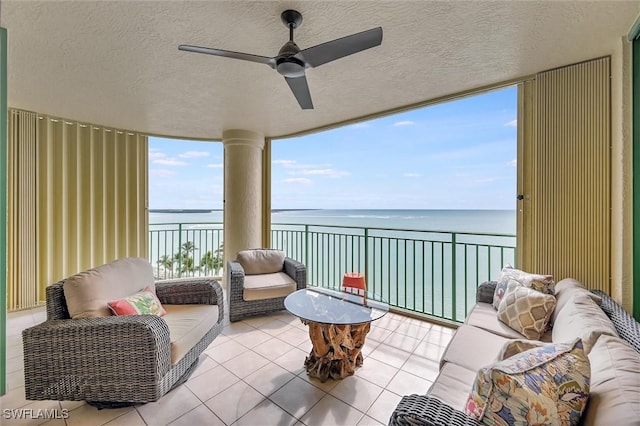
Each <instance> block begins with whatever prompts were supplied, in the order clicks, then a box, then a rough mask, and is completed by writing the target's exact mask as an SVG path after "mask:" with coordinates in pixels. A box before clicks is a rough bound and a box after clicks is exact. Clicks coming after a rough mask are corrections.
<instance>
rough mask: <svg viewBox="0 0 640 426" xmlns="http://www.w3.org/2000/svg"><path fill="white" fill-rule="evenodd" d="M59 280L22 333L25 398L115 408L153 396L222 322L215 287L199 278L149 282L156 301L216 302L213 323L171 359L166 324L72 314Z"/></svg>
mask: <svg viewBox="0 0 640 426" xmlns="http://www.w3.org/2000/svg"><path fill="white" fill-rule="evenodd" d="M63 284H64V280H63V281H60V282H58V283H55V284H52V285H50V286H49V287H47V291H46V301H47V320H46V321H45V322H43V323H41V324H39V325H36V326H34V327H31V328H28V329H26V330H24V331H23V333H22V339H23V347H24V381H25V394H26V398H27V399H29V400H45V399H47V400H49V399H51V400H86V401H87V402H89V403H91V404H94V405H97V406H98V407H118V406H122V405H131V404H134V403H145V402H151V401H156V400H158V399H159V398H160V397H161V396H163V395H164V394H165V393H167V392H168V391H169V390H171V389H172V388H174V387H175V386H177V385H179V384H181V383H183V382H184V381H185V380H186V379H187V378H188V377H189V376H190V374H191V372H192V371H193V370H194V369H195V368H196V366H197V364H198V358H199V356H200V354H201V353H202V352H203V351H204V350H205V349H206V348H207V347H208V346H209V344H210V343H211V342H212V341H213V340H214V338H215V337H216V336H217V335H218V334H220V332H221V331H222V328H223V326H224V321H223V318H224V303H220V302H222V301H223V300H224V299H223V295H222V288H221V287H220V284H219V283H217V282H216V281H212V280H210V279H206V278H197V279H180V280H165V281H158V282H156V295H157V296H158V299H159V300H160V302H161V303H162V304H168V305H178V304H179V305H191V304H200V305H202V304H208V305H216V304H217V305H218V318H217V319H215V326H213V327H212V328H211V329H209V330H208V331H207V332H206V333H205V334H204V336H203V337H202V338H201V339H200V340H199V341H198V342H197V343H196V344H195V345H194V346H193V347H192V348H191V349H190V350H189V351H188V352H187V353H186V355H184V356H183V357H182V358H181V359H180V360H178V361H177V362H176V363H175V364H172V360H171V349H170V340H169V328H168V326H167V323H166V321H165V320H164V319H163V317H159V316H155V315H130V316H109V317H101V318H81V319H71V318H70V316H69V311H68V309H67V303H66V301H65V295H64V291H63Z"/></svg>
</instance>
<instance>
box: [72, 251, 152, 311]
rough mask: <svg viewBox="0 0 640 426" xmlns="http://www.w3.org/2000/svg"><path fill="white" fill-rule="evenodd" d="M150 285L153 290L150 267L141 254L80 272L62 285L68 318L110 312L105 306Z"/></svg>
mask: <svg viewBox="0 0 640 426" xmlns="http://www.w3.org/2000/svg"><path fill="white" fill-rule="evenodd" d="M145 287H151V288H152V289H153V291H154V292H155V284H154V279H153V267H152V266H151V264H150V263H149V262H148V261H147V260H146V259H142V258H125V259H120V260H116V261H113V262H111V263H107V264H105V265H102V266H98V267H96V268H93V269H89V270H87V271H83V272H80V273H78V274H76V275H73V276H71V277H69V278H67V279H66V280H65V282H64V284H63V286H62V288H63V290H64V297H65V299H66V301H67V309H68V310H69V315H70V316H71V318H95V317H108V316H111V311H110V310H109V307H108V306H107V303H109V302H110V301H112V300H118V299H122V298H123V297H127V296H131V295H132V294H135V293H138V292H139V291H142V290H144V288H145Z"/></svg>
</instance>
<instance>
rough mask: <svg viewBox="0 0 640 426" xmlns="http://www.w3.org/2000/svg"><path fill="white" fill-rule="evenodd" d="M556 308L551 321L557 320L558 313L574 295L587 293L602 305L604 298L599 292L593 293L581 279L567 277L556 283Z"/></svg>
mask: <svg viewBox="0 0 640 426" xmlns="http://www.w3.org/2000/svg"><path fill="white" fill-rule="evenodd" d="M555 291H556V309H555V311H554V313H553V316H552V317H551V322H552V323H553V322H555V320H556V317H557V316H558V313H559V312H560V311H561V310H562V308H563V307H564V305H566V304H567V303H569V301H570V300H571V299H572V298H573V296H574V295H576V294H578V293H580V294H586V295H587V296H589V297H590V298H591V300H593V301H594V302H596V304H598V305H600V303H601V302H602V298H601V297H600V296H598V295H597V294H594V293H591V292H590V291H589V290H588V289H587V288H586V287H585V286H583V285H582V284H581V283H580V282H579V281H576V280H574V279H573V278H565V279H563V280H561V281H560V282H558V283H557V284H556V288H555Z"/></svg>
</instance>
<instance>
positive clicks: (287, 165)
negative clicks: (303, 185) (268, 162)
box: [273, 160, 296, 167]
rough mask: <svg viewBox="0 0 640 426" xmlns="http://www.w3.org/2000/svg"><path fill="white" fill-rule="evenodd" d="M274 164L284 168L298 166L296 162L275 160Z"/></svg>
mask: <svg viewBox="0 0 640 426" xmlns="http://www.w3.org/2000/svg"><path fill="white" fill-rule="evenodd" d="M273 164H278V165H280V166H282V167H289V166H293V165H295V164H296V160H273Z"/></svg>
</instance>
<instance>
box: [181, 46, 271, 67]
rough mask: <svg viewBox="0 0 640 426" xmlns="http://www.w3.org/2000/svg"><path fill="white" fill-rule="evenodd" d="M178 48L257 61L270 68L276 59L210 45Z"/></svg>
mask: <svg viewBox="0 0 640 426" xmlns="http://www.w3.org/2000/svg"><path fill="white" fill-rule="evenodd" d="M178 49H180V50H184V51H186V52H195V53H204V54H206V55H214V56H224V57H225V58H233V59H242V60H243V61H251V62H258V63H260V64H266V65H269V66H270V67H271V68H275V67H276V59H275V58H269V57H267V56H260V55H251V54H250V53H240V52H233V51H231V50H222V49H212V48H210V47H199V46H190V45H187V44H181V45H180V46H178Z"/></svg>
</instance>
